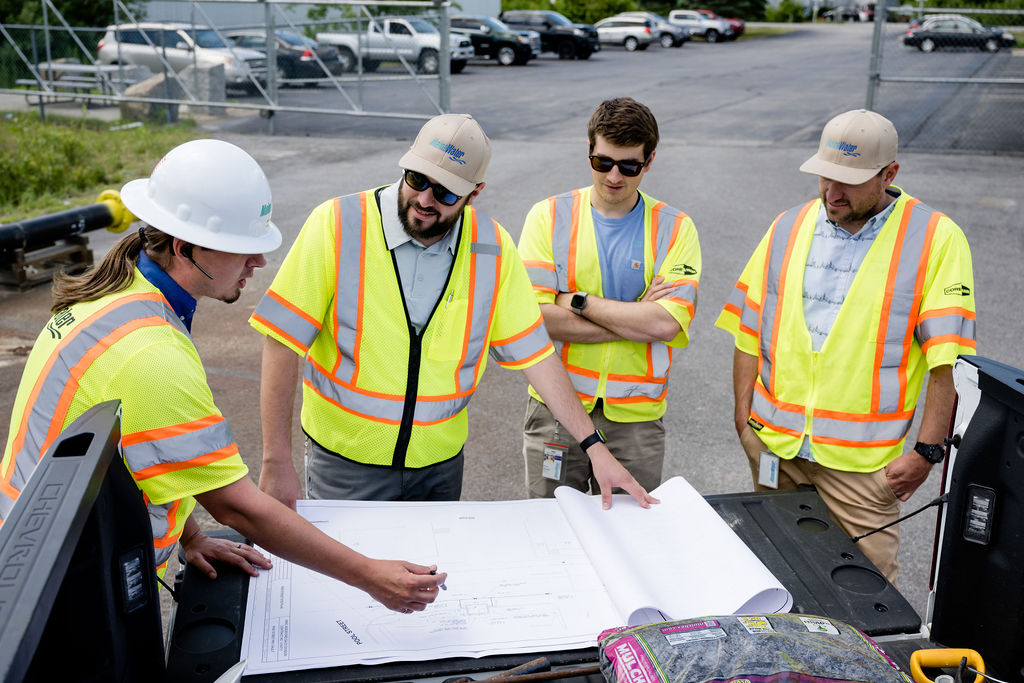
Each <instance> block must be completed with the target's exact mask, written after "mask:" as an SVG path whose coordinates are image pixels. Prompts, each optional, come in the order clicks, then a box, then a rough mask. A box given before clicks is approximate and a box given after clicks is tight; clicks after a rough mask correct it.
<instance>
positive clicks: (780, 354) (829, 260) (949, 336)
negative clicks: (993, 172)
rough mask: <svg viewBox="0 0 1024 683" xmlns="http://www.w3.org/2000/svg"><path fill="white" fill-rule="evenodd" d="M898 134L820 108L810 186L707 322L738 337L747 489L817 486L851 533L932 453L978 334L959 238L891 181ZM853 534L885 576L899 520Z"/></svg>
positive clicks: (891, 503) (901, 491)
mask: <svg viewBox="0 0 1024 683" xmlns="http://www.w3.org/2000/svg"><path fill="white" fill-rule="evenodd" d="M897 146H898V143H897V135H896V129H895V127H894V126H893V124H892V122H891V121H889V120H888V119H886V118H885V117H883V116H881V115H879V114H877V113H875V112H872V111H867V110H865V109H859V110H854V111H848V112H846V113H844V114H840V115H839V116H836V117H835V118H834V119H832V120H831V121H829V122H828V124H827V125H826V126H825V129H824V131H822V134H821V141H820V143H819V145H818V152H817V154H815V155H814V156H813V157H811V158H810V159H808V160H807V161H805V162H804V163H803V165H802V166H800V170H801V171H803V172H804V173H810V174H812V175H817V176H818V191H819V198H818V199H815V200H812V201H810V202H808V203H806V204H804V205H802V206H798V207H795V208H793V209H790V210H789V211H786V212H784V213H782V214H781V215H780V216H779V217H778V218H777V219H776V220H775V223H773V224H772V227H771V228H770V229H769V231H768V234H767V235H765V237H764V239H762V240H761V243H760V245H758V247H757V249H756V251H755V252H754V255H753V256H752V257H751V258H750V260H749V261H748V262H747V265H746V268H744V270H743V273H742V274H741V275H740V278H739V281H738V282H737V283H736V287H735V289H734V290H733V293H732V295H731V296H730V297H729V300H728V302H727V303H726V305H725V308H724V309H723V311H722V313H721V315H720V316H719V318H718V322H717V323H716V325H717V326H718V327H720V328H722V329H724V330H726V331H727V332H729V333H730V334H732V335H733V337H734V338H735V351H734V354H733V389H734V393H735V413H734V419H735V426H736V431H737V433H738V434H739V438H740V443H741V444H742V445H743V450H744V452H745V453H746V455H747V459H748V463H749V465H750V469H751V474H752V475H753V480H754V486H755V488H756V489H757V490H764V489H769V488H794V487H796V486H801V485H811V484H812V485H814V486H816V487H817V490H818V493H819V494H820V495H821V497H822V499H823V500H824V501H825V503H826V504H827V505H828V508H829V511H830V513H831V514H832V516H833V517H834V518H835V520H836V521H837V522H838V524H839V526H840V527H841V528H842V529H843V531H844V532H846V533H847V534H849V535H850V536H851V537H859V536H862V535H864V534H867V533H868V532H872V531H875V530H876V529H879V528H881V527H883V526H885V525H886V524H889V523H891V522H894V521H895V520H896V519H897V518H898V517H899V509H900V506H899V504H900V501H905V500H907V499H908V498H909V497H910V496H911V494H913V493H914V491H915V490H917V488H918V487H919V486H920V485H921V484H922V483H923V482H924V481H925V479H926V478H927V476H928V473H929V471H930V470H931V468H932V466H933V465H934V464H935V463H938V462H940V461H941V460H942V459H943V457H944V455H945V447H944V445H943V439H944V438H945V437H946V436H947V429H948V425H949V421H950V417H951V415H952V411H953V402H954V399H955V397H956V393H955V390H954V388H953V379H952V365H953V362H954V361H955V360H956V358H957V356H958V355H960V354H973V353H975V350H976V346H977V345H976V343H975V339H974V336H975V335H974V324H975V315H974V278H973V273H972V266H971V252H970V248H969V247H968V245H967V239H966V237H964V233H963V231H962V230H961V229H960V228H959V227H958V226H957V225H956V224H955V223H954V222H953V221H952V220H950V219H949V217H947V216H946V215H944V214H942V213H939V212H937V211H935V210H933V209H932V208H930V207H928V206H926V205H925V204H924V203H923V202H921V201H920V200H918V199H915V198H913V197H911V196H910V195H908V194H907V193H906V192H904V191H903V190H902V189H900V188H899V187H896V186H895V185H893V184H892V182H893V180H894V179H895V177H896V173H897V172H898V171H899V164H898V163H897V162H896V153H897ZM926 374H927V375H928V376H929V379H928V391H927V394H926V397H925V405H924V413H923V419H922V420H921V426H920V429H919V431H918V433H917V437H916V438H917V441H916V445H914V446H913V447H911V445H910V443H908V442H907V436H908V434H909V432H910V428H911V423H912V421H913V417H914V413H915V410H916V408H917V404H918V399H919V398H920V394H921V389H922V386H923V383H924V378H925V375H926ZM858 547H859V548H860V549H861V550H862V551H863V552H864V554H865V555H866V556H867V558H868V559H869V560H871V562H873V563H874V565H875V566H876V567H877V568H878V569H879V570H880V572H881V573H882V574H884V575H885V577H886V578H888V579H889V580H890V581H895V580H896V575H897V572H898V570H899V564H898V562H897V550H898V549H899V530H898V527H896V526H892V527H889V528H887V529H885V530H883V531H880V532H878V533H873V534H871V535H869V536H866V537H865V538H863V540H861V541H859V543H858Z"/></svg>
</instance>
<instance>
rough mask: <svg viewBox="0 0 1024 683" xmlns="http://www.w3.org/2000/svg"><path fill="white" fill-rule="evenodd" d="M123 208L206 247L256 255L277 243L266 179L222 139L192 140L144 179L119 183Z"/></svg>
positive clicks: (253, 163) (278, 234)
mask: <svg viewBox="0 0 1024 683" xmlns="http://www.w3.org/2000/svg"><path fill="white" fill-rule="evenodd" d="M121 201H122V202H124V205H125V206H126V207H128V210H129V211H131V212H132V213H133V214H135V216H136V217H138V218H139V220H142V221H144V222H146V223H148V224H149V225H151V226H152V227H154V228H156V229H157V230H159V231H161V232H165V233H167V234H168V235H171V236H173V237H179V238H181V239H183V240H185V241H186V242H189V243H191V244H195V245H197V246H200V247H205V248H207V249H214V250H216V251H224V252H228V253H230V254H262V253H265V252H268V251H273V250H274V249H277V248H278V247H279V246H281V231H280V230H278V229H277V226H276V225H274V224H273V223H271V222H270V214H271V201H270V183H269V182H267V176H266V175H264V173H263V169H261V168H260V166H259V164H257V163H256V160H255V159H253V158H252V157H251V156H249V155H248V154H247V153H246V152H245V151H244V150H242V149H241V148H240V147H236V146H235V145H232V144H231V143H230V142H224V141H222V140H192V141H191V142H186V143H185V144H183V145H178V146H177V147H175V148H174V149H172V150H171V151H170V152H168V153H167V155H166V156H164V158H163V159H161V160H160V162H159V163H157V165H156V167H155V168H154V169H153V173H152V174H151V175H150V177H148V178H140V179H138V180H133V181H131V182H129V183H128V184H126V185H125V186H124V187H122V188H121Z"/></svg>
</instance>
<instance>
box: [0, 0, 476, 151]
mask: <svg viewBox="0 0 1024 683" xmlns="http://www.w3.org/2000/svg"><path fill="white" fill-rule="evenodd" d="M214 1H215V3H217V4H221V5H232V4H233V5H235V6H236V7H238V8H239V9H241V8H242V7H243V6H245V9H251V8H252V7H254V6H255V4H254V3H253V1H252V0H214ZM179 4H180V5H181V6H182V8H184V10H185V11H186V12H187V15H188V17H189V20H188V21H187V22H185V23H184V24H183V26H184V28H183V29H182V30H184V31H185V32H186V33H188V35H189V37H188V38H181V39H180V40H183V41H188V44H187V45H186V44H185V43H184V42H177V41H178V40H179V39H178V38H174V37H173V36H172V38H170V39H167V38H165V37H164V34H171V33H173V32H174V31H172V30H163V29H172V28H173V26H172V25H171V24H170V23H165V24H155V25H154V22H155V21H159V20H158V19H154V20H149V21H144V20H143V19H142V17H137V16H135V15H134V14H133V13H132V11H131V10H130V9H129V8H128V7H127V6H126V5H125V4H124V3H123V2H122V1H121V0H112V5H113V14H114V17H115V24H118V25H120V26H121V27H122V28H121V29H118V30H116V31H114V32H112V33H110V32H108V31H107V30H106V27H73V26H70V25H69V24H68V22H67V21H65V20H64V17H63V16H61V14H60V12H59V11H58V10H57V9H56V8H55V7H54V6H53V3H52V2H51V1H50V0H43V6H44V14H43V16H44V24H42V25H31V26H30V25H19V24H5V23H3V22H2V21H0V93H7V94H16V95H19V94H23V95H25V96H26V99H28V100H29V101H30V102H33V103H35V104H38V105H39V107H40V112H41V113H43V105H44V104H45V103H48V102H57V101H67V100H72V101H81V102H83V103H84V104H86V105H87V106H104V105H107V106H109V105H114V106H116V105H119V104H121V103H123V102H139V103H149V104H156V105H167V106H168V109H169V108H170V106H175V107H176V106H177V105H189V106H191V107H197V109H196V111H206V112H211V111H220V112H223V111H225V105H227V106H228V107H231V108H236V109H241V110H250V111H251V110H259V111H260V113H261V115H262V116H263V117H264V118H265V119H266V120H267V128H268V132H270V133H273V128H274V125H273V117H274V116H275V115H276V114H279V113H288V112H295V113H304V114H310V113H312V114H324V115H348V116H359V117H391V118H406V119H417V120H418V119H422V120H426V119H428V118H430V117H431V116H434V115H436V114H439V113H444V112H446V111H447V110H448V108H449V100H450V88H451V84H450V77H451V76H450V75H451V73H453V72H455V71H457V70H461V66H464V64H465V62H464V61H462V62H461V63H458V64H456V63H455V62H453V60H452V59H451V51H450V50H444V49H440V50H438V49H432V50H425V49H424V50H419V51H418V52H417V53H416V54H412V55H411V56H410V55H409V54H406V52H407V51H406V50H404V46H403V45H401V44H400V42H399V41H400V38H397V37H392V36H390V35H383V36H382V37H381V40H382V41H383V42H384V43H385V44H384V45H383V46H378V47H377V53H375V56H376V57H377V59H375V60H370V59H365V60H364V59H363V58H362V54H361V50H362V48H363V46H364V43H365V41H366V40H367V32H368V31H370V28H369V27H370V25H371V22H373V23H374V25H375V26H381V25H383V24H382V22H383V21H385V17H386V15H385V12H399V13H401V14H402V16H403V18H407V17H410V15H413V14H420V15H422V16H424V17H425V18H426V19H427V20H428V21H429V25H426V26H427V28H430V27H431V26H433V27H435V28H433V29H431V30H433V31H434V32H435V36H437V37H436V38H433V40H434V44H435V45H436V46H437V47H440V46H441V45H451V49H452V50H455V49H456V48H455V44H456V43H458V44H459V45H463V44H465V45H470V47H469V48H468V49H467V51H468V53H469V54H470V55H471V54H472V48H471V44H470V42H469V39H468V38H464V37H462V36H451V38H450V34H449V19H448V9H449V3H448V2H447V0H388V1H386V2H383V3H381V2H376V1H375V0H317V1H316V2H294V1H293V0H260V2H259V8H260V12H259V13H258V14H260V15H262V16H260V19H259V20H258V21H256V22H250V23H246V24H230V25H229V24H227V23H224V22H220V23H215V22H214V21H212V20H211V19H210V15H209V14H208V13H207V12H206V10H205V9H204V5H208V4H209V3H207V2H198V1H197V0H182V1H181V2H180V3H179ZM307 6H308V7H316V8H319V9H320V11H319V12H314V13H312V14H317V15H319V16H320V17H322V19H321V21H320V22H318V23H317V22H311V21H300V20H298V19H297V17H298V16H301V15H302V14H306V12H305V8H306V7H307ZM232 14H238V15H241V14H242V13H232ZM248 14H249V15H250V16H251V14H252V13H251V12H249V13H248ZM154 26H155V27H154ZM243 29H254V30H255V31H256V32H257V33H262V35H264V36H267V35H277V34H279V33H288V34H289V35H290V36H292V37H293V38H294V39H295V40H299V41H304V40H308V36H311V35H315V34H316V33H317V32H318V31H320V30H324V29H329V30H332V31H335V32H338V33H340V34H342V35H344V36H348V37H350V38H351V42H352V50H351V51H349V50H347V49H343V48H337V50H336V51H334V52H331V53H330V54H331V55H332V56H331V57H330V58H331V59H334V60H338V54H339V53H340V54H343V55H344V54H347V55H348V57H349V61H348V62H347V63H346V64H344V65H342V64H340V63H332V64H326V63H325V62H324V61H323V59H322V54H327V53H321V51H320V50H317V51H312V50H308V52H310V54H311V57H310V59H311V60H314V61H315V62H316V64H315V65H310V66H315V67H319V70H316V73H305V72H303V74H302V75H301V77H299V78H291V77H290V74H289V73H288V70H287V69H285V68H283V67H282V62H280V61H279V60H278V55H277V53H276V49H277V48H276V41H273V40H265V41H264V42H265V47H263V49H262V51H261V52H259V53H258V56H259V60H258V61H259V62H260V64H259V67H258V68H259V70H258V71H257V70H256V69H255V68H254V69H251V70H250V74H249V76H248V78H247V79H246V80H240V81H239V82H234V83H233V82H230V81H229V82H228V83H227V88H221V90H222V92H221V95H220V96H219V97H217V96H211V94H210V91H209V90H203V91H200V88H199V85H198V81H196V82H195V85H193V81H191V80H190V79H182V78H180V77H179V74H178V73H177V72H178V71H181V68H182V67H183V66H184V65H182V64H178V63H176V62H174V60H173V59H172V58H171V56H170V53H171V52H182V51H183V50H182V49H179V48H187V49H188V51H189V52H190V54H191V58H190V59H189V60H188V61H189V62H190V63H192V64H193V65H195V64H198V62H199V61H200V60H199V59H197V57H196V55H197V53H198V52H199V51H200V48H201V47H203V46H202V45H201V44H200V43H199V36H200V35H201V34H212V36H211V39H212V40H214V42H215V43H216V44H215V45H212V46H207V47H212V48H216V49H220V48H222V47H223V46H224V45H226V46H227V48H226V49H227V50H229V51H230V53H231V56H232V57H233V60H234V62H235V63H236V64H240V63H243V62H245V63H248V64H250V65H252V64H254V63H255V62H254V61H253V60H252V59H251V58H247V57H245V56H243V55H242V54H241V53H242V52H246V51H247V50H244V49H242V48H241V47H239V46H237V45H235V43H234V41H232V40H231V39H229V38H227V37H226V34H228V33H231V32H234V31H238V30H243ZM378 32H382V31H380V30H379V29H378ZM179 35H180V31H179ZM136 36H138V37H139V39H138V40H135V37H136ZM213 36H215V37H213ZM111 40H113V41H114V42H115V43H116V44H117V53H116V54H117V58H115V59H113V60H112V59H110V58H107V59H99V58H98V46H99V44H100V43H101V42H103V41H106V42H111ZM130 41H133V42H134V43H137V44H131V45H127V47H123V45H125V44H127V43H128V42H130ZM193 42H194V43H195V46H193V45H192V43H193ZM108 49H109V46H108ZM126 49H131V50H137V51H138V50H143V51H146V53H145V55H142V53H141V52H140V53H139V54H137V55H136V57H137V58H136V59H128V58H123V54H122V52H123V51H124V50H126ZM331 49H333V48H331ZM389 49H390V50H393V51H394V58H393V59H390V57H389V55H390V54H391V53H390V52H388V50H389ZM424 52H429V53H430V56H431V58H432V61H431V60H427V61H426V62H425V61H424V59H423V56H422V53H424ZM264 53H265V55H264ZM251 54H252V53H251V51H250V55H251ZM142 56H145V57H146V59H142ZM108 57H109V55H108ZM381 61H383V62H385V63H388V62H394V66H385V67H384V68H381V69H380V70H379V73H378V69H377V64H379V63H380V62H381ZM111 62H113V64H112V63H111ZM150 62H152V63H150ZM125 64H145V66H146V67H147V68H148V69H149V72H145V69H144V71H143V75H142V76H140V75H139V72H138V71H137V69H138V68H139V67H135V70H133V72H132V74H131V75H130V76H129V75H128V74H126V73H125ZM275 64H277V65H278V68H274V67H273V65H275ZM425 64H426V66H425ZM115 65H116V66H115ZM456 67H458V69H457V68H456ZM226 68H227V67H226ZM153 74H156V75H163V76H164V78H165V82H166V83H168V84H169V85H173V86H174V87H173V88H168V89H166V90H161V91H154V93H152V94H150V95H149V96H137V95H134V94H128V93H126V92H125V91H126V88H127V87H128V86H129V85H132V84H134V83H135V82H138V81H139V80H140V79H141V78H144V77H146V76H150V75H153ZM170 81H173V83H169V82H170ZM293 85H297V86H302V85H306V86H311V87H317V86H319V87H322V89H323V91H324V94H322V95H318V96H316V97H308V96H307V97H304V96H303V94H302V92H301V91H299V90H295V89H292V88H291V87H290V86H293ZM224 90H227V97H229V98H230V99H229V100H225V99H223V98H224V92H223V91H224ZM396 103H400V104H401V108H399V107H396ZM199 108H203V109H199Z"/></svg>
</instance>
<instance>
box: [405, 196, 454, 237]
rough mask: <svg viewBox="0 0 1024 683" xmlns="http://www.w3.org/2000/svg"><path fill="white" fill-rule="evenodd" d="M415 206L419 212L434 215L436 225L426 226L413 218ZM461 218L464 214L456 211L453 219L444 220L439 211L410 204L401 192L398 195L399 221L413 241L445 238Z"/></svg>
mask: <svg viewBox="0 0 1024 683" xmlns="http://www.w3.org/2000/svg"><path fill="white" fill-rule="evenodd" d="M413 206H415V207H416V209H417V210H418V211H422V212H425V213H428V214H433V215H434V216H435V217H436V218H435V220H434V223H433V224H432V225H426V224H425V223H424V222H423V221H421V220H420V219H419V218H414V217H411V215H410V210H411V209H412V207H413ZM461 216H462V212H461V211H456V212H455V213H454V214H453V215H452V216H451V217H449V218H442V217H441V214H440V213H438V211H437V209H432V208H431V209H428V208H426V207H424V206H421V205H420V204H416V203H414V202H410V201H408V200H406V199H405V198H403V197H402V193H401V192H399V193H398V219H399V220H400V221H401V222H402V228H403V229H404V230H405V234H407V235H409V237H412V238H413V239H416V240H420V241H424V240H432V239H435V238H437V237H443V236H444V235H445V234H447V232H448V231H449V230H451V229H452V228H453V227H455V224H456V223H458V222H459V218H460V217H461Z"/></svg>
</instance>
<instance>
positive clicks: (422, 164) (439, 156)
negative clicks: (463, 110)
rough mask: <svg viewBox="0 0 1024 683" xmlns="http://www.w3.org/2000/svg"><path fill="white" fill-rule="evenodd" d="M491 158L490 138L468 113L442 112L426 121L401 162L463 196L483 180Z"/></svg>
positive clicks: (400, 163)
mask: <svg viewBox="0 0 1024 683" xmlns="http://www.w3.org/2000/svg"><path fill="white" fill-rule="evenodd" d="M490 161H491V141H490V140H488V139H487V136H486V135H484V130H483V128H481V127H480V124H479V123H477V122H476V120H475V119H474V118H473V117H472V116H470V115H469V114H442V115H441V116H435V117H434V118H432V119H430V120H429V121H427V122H426V123H425V124H423V127H422V128H420V132H419V134H418V135H417V136H416V140H415V141H414V142H413V143H412V146H411V147H410V148H409V151H408V152H406V153H405V154H404V155H403V156H402V158H401V159H399V161H398V165H399V166H400V167H401V168H404V169H406V170H408V171H418V172H419V173H422V174H424V175H426V176H428V177H430V178H431V179H433V180H436V181H437V182H439V183H441V184H442V185H444V186H445V187H447V188H448V189H449V190H451V191H452V192H454V193H455V194H457V195H459V196H460V197H463V196H465V195H467V194H469V193H470V192H472V191H473V189H474V188H475V187H476V186H477V183H482V182H483V180H484V173H485V172H486V171H487V164H488V163H490Z"/></svg>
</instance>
